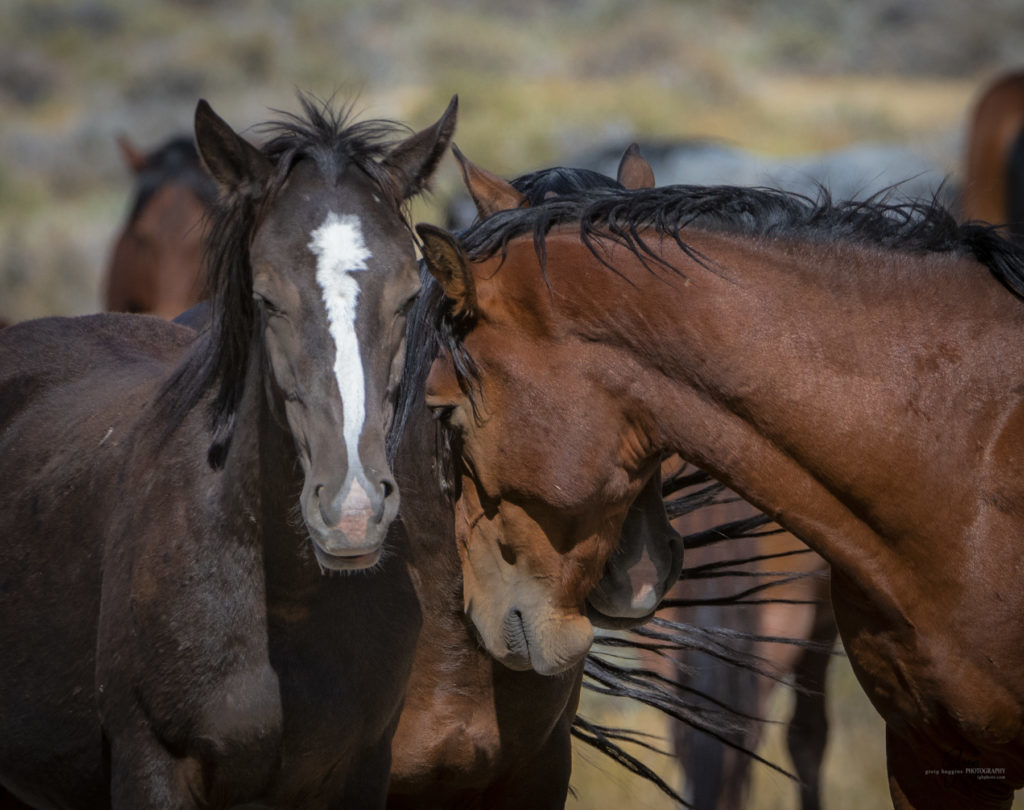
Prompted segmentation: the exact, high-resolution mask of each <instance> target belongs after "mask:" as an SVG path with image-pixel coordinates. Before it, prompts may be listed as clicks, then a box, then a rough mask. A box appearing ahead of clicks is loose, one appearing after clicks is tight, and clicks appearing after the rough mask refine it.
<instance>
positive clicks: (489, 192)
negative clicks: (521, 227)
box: [452, 144, 529, 219]
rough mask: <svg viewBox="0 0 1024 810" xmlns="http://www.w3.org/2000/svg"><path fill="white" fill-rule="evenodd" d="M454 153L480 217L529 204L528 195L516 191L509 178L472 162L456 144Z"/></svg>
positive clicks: (484, 217)
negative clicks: (501, 176) (504, 178)
mask: <svg viewBox="0 0 1024 810" xmlns="http://www.w3.org/2000/svg"><path fill="white" fill-rule="evenodd" d="M452 153H453V154H454V155H455V159H456V160H457V161H458V162H459V168H460V169H461V170H462V182H464V183H465V184H466V188H467V189H468V190H469V196H470V197H472V198H473V203H474V204H475V205H476V213H477V216H479V217H480V219H487V217H489V216H491V215H492V214H496V213H497V212H498V211H508V210H509V209H511V208H526V207H527V206H528V205H529V202H527V199H526V195H524V194H521V193H520V192H518V191H516V190H515V189H514V188H513V187H512V185H511V183H509V182H508V181H507V180H502V179H501V178H500V177H498V175H496V174H491V173H490V172H489V171H487V170H486V169H481V168H480V167H479V166H476V165H474V164H473V163H470V162H469V160H468V158H466V156H465V155H464V154H462V152H461V151H460V150H459V147H457V146H456V145H455V144H452Z"/></svg>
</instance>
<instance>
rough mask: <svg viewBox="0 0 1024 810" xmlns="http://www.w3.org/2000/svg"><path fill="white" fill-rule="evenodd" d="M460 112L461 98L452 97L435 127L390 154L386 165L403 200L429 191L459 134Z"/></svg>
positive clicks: (406, 140)
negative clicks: (446, 153)
mask: <svg viewBox="0 0 1024 810" xmlns="http://www.w3.org/2000/svg"><path fill="white" fill-rule="evenodd" d="M458 112H459V97H458V96H452V100H451V101H449V102H448V109H446V110H445V111H444V115H442V116H441V117H440V118H439V119H438V120H437V121H436V122H435V123H434V125H433V126H430V127H427V128H426V129H424V130H423V131H422V132H417V133H416V134H415V135H411V136H410V137H408V138H406V139H405V140H404V141H402V142H401V143H398V144H396V145H395V146H394V147H392V149H391V151H390V152H388V155H387V157H386V158H384V160H383V162H382V165H383V166H384V168H385V169H386V170H387V172H388V173H389V174H390V175H391V182H392V184H393V185H394V189H395V196H396V197H397V198H398V199H399V200H406V199H408V198H409V197H412V196H414V195H416V194H419V193H420V192H421V191H423V190H424V189H425V188H426V187H427V184H428V183H429V181H430V178H431V176H433V174H434V171H435V170H436V169H437V166H438V164H439V163H440V162H441V158H442V157H444V153H445V150H446V149H447V148H448V144H449V143H451V140H452V136H453V135H454V134H455V121H456V119H457V118H458Z"/></svg>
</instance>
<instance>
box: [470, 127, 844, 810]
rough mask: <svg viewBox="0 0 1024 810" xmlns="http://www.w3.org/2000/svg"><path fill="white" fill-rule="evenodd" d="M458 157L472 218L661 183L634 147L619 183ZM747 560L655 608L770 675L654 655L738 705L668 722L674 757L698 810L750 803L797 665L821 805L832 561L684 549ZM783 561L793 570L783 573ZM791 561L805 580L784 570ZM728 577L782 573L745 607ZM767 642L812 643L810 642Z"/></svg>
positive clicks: (804, 555) (715, 547) (747, 542)
mask: <svg viewBox="0 0 1024 810" xmlns="http://www.w3.org/2000/svg"><path fill="white" fill-rule="evenodd" d="M455 154H456V157H457V158H458V160H459V164H460V166H461V168H462V173H463V177H464V180H465V185H466V188H467V191H468V196H469V198H470V199H471V200H472V202H473V204H474V208H475V211H476V216H477V219H484V218H486V217H488V216H491V215H493V214H495V213H497V212H499V211H502V210H508V209H517V208H520V207H524V206H527V205H531V204H534V205H535V204H538V203H540V202H542V201H543V200H546V199H551V198H552V197H556V196H564V195H567V194H575V193H579V192H582V191H587V190H592V189H596V188H605V189H608V188H619V189H620V190H622V189H625V188H632V189H639V188H652V187H654V185H655V172H654V170H653V169H652V167H651V165H650V163H649V162H648V161H647V160H646V158H645V157H644V156H642V155H641V152H640V149H639V147H638V145H637V144H632V145H631V146H630V147H629V148H628V149H627V150H626V153H625V154H623V155H621V157H620V160H619V164H618V168H617V171H616V176H617V182H613V181H612V180H611V178H610V177H607V176H605V175H604V174H601V173H598V172H594V171H592V170H589V169H576V168H565V167H558V168H556V169H546V170H541V171H538V172H533V173H531V174H529V175H526V176H524V177H521V178H518V179H517V180H513V181H511V183H506V182H505V181H503V180H501V179H500V178H496V177H494V176H493V175H491V174H490V173H489V172H487V171H485V170H483V169H481V168H480V167H478V166H475V165H474V164H472V163H471V162H470V161H468V160H467V159H466V158H465V157H464V156H463V155H462V154H461V153H460V152H459V151H458V150H457V149H456V150H455ZM678 466H679V465H678V460H677V459H673V460H669V461H666V462H665V465H664V473H665V475H666V476H672V475H675V474H677V472H678V469H677V468H678ZM734 500H735V499H734ZM755 514H756V510H754V509H753V508H752V507H750V506H749V505H747V504H745V503H743V502H741V501H739V502H735V503H728V502H719V503H715V504H709V506H708V507H707V508H703V509H700V510H695V511H693V512H689V513H687V514H684V515H681V516H679V517H676V518H674V519H673V521H672V525H673V527H674V528H675V530H676V531H677V532H678V533H679V534H680V535H682V536H689V535H693V534H695V533H696V532H699V531H701V530H704V529H707V528H709V527H711V526H713V525H716V524H719V525H721V524H725V523H729V522H732V521H736V520H740V519H742V518H747V517H751V516H753V515H755ZM744 558H745V559H747V560H748V561H749V564H748V565H745V566H744V565H738V566H728V567H726V568H724V569H723V570H720V571H718V572H717V573H716V574H715V575H713V576H709V577H708V578H703V579H699V578H698V579H694V578H685V579H684V580H683V581H681V582H680V583H679V584H677V585H676V586H675V587H674V590H673V591H672V592H670V593H669V594H668V595H667V596H668V603H667V605H666V606H664V607H662V608H661V609H660V610H659V611H658V614H657V615H658V616H660V617H662V618H663V619H668V620H670V621H674V622H676V623H684V624H685V623H688V624H691V625H698V626H700V627H711V628H728V629H730V630H742V631H745V632H746V634H747V635H746V637H745V638H741V637H737V638H736V639H734V640H733V641H732V642H731V643H732V644H733V645H736V646H737V647H738V650H739V652H740V654H741V655H745V656H753V657H755V658H756V659H757V660H759V661H760V662H761V664H760V665H759V667H760V668H763V669H766V670H768V671H769V672H770V676H769V675H767V674H761V675H759V674H758V672H757V671H756V669H755V668H754V667H744V666H737V665H736V664H735V663H733V662H729V661H727V660H723V659H722V658H721V657H720V650H717V649H716V650H715V651H714V654H711V653H707V652H701V651H700V650H697V649H688V648H686V647H684V648H682V649H679V650H677V651H676V652H675V654H674V655H671V656H670V655H667V654H662V655H659V656H656V657H653V660H652V665H654V666H659V668H660V670H661V671H662V672H663V673H664V676H665V678H666V681H667V684H670V685H671V688H673V689H675V690H676V691H677V692H678V693H679V696H680V698H682V699H687V698H689V699H691V700H692V694H693V693H694V692H696V693H697V694H699V695H701V696H702V699H705V700H708V701H710V704H711V705H720V706H721V705H724V706H729V707H732V708H734V709H735V710H736V714H735V716H733V717H732V718H730V720H731V723H730V725H731V730H730V731H729V732H723V730H722V729H721V728H716V729H715V733H713V734H712V733H706V732H705V731H702V730H701V729H700V728H699V726H698V724H696V723H694V718H693V717H692V716H689V715H688V716H686V717H685V718H683V717H680V718H677V717H671V716H670V717H669V718H668V719H669V725H670V729H671V732H672V737H673V740H674V744H675V749H676V752H677V756H678V757H679V760H680V764H681V765H682V767H683V769H684V771H685V772H686V773H687V774H688V779H687V782H686V785H687V794H688V795H689V797H690V801H691V803H692V804H693V805H694V807H696V808H698V810H713V808H716V807H717V808H719V810H727V808H739V807H742V806H743V805H744V803H745V796H746V788H747V784H748V781H749V771H750V765H751V763H752V762H753V761H754V758H753V757H751V756H749V752H751V751H753V750H755V749H756V747H757V742H758V739H759V736H760V728H761V726H762V725H763V724H762V722H760V721H759V719H758V718H763V717H765V715H766V712H767V706H768V699H769V697H770V694H771V692H772V690H773V688H774V687H775V686H776V685H777V684H778V682H779V680H780V679H781V678H782V677H784V676H786V675H788V674H790V673H792V675H793V676H794V683H795V686H796V693H797V696H796V701H795V705H794V710H793V715H792V717H791V718H790V721H789V733H788V734H787V745H788V748H789V751H790V754H791V757H792V759H793V762H794V764H795V766H796V773H797V776H798V778H799V780H800V783H801V784H800V796H801V804H802V806H803V808H804V810H814V808H817V807H818V806H820V792H821V787H820V778H821V774H820V771H821V763H822V759H823V756H824V750H825V743H826V738H827V728H828V724H827V717H826V712H825V673H826V670H827V666H828V663H829V661H830V659H831V650H830V649H829V647H830V646H831V642H834V640H835V637H836V629H835V622H834V620H833V618H832V611H831V605H830V603H829V600H828V595H827V583H826V582H825V580H824V579H823V576H822V575H823V574H824V573H825V571H826V570H827V566H826V564H825V563H824V561H823V560H822V559H821V557H819V556H817V555H815V554H812V553H811V552H810V551H809V550H808V549H807V547H806V546H804V545H803V544H802V543H800V542H799V541H797V540H795V538H793V537H792V535H789V534H784V535H779V534H775V533H772V534H758V535H756V536H750V537H744V538H739V539H736V540H734V541H730V542H728V543H725V542H721V543H713V544H707V545H703V546H699V547H697V548H694V549H693V550H692V552H691V554H690V555H688V560H687V566H688V568H690V569H693V571H698V570H700V569H702V568H703V567H707V568H711V567H713V566H717V567H719V568H720V569H721V568H722V567H723V566H724V565H725V564H726V563H728V561H729V560H737V559H744ZM780 565H781V566H782V567H783V568H785V569H786V573H787V575H784V574H783V572H782V571H780V569H779V566H780ZM751 569H752V570H751ZM792 569H797V570H798V572H799V573H806V574H807V576H799V575H792V576H789V575H788V574H792V573H793V571H792ZM729 574H742V575H743V576H755V577H760V578H761V579H770V578H771V577H772V576H773V575H778V576H781V579H780V580H779V581H777V582H775V583H773V584H771V587H770V589H768V590H770V593H769V592H766V593H765V597H766V598H763V599H761V600H758V602H757V603H756V604H744V603H743V600H742V599H741V600H740V602H739V603H736V600H735V599H733V598H730V597H731V596H732V595H733V594H736V593H737V591H738V590H739V588H738V586H737V584H736V579H735V577H732V578H730V576H729ZM684 577H686V572H684ZM758 639H762V640H758ZM764 639H787V640H789V641H796V642H799V641H802V640H806V639H809V640H811V642H812V643H810V644H801V643H788V641H785V642H780V641H767V640H764ZM723 735H724V739H723Z"/></svg>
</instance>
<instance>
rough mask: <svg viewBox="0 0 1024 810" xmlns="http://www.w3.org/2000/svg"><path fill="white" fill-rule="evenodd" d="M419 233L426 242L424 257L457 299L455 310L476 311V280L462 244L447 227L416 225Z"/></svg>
mask: <svg viewBox="0 0 1024 810" xmlns="http://www.w3.org/2000/svg"><path fill="white" fill-rule="evenodd" d="M416 233H417V234H419V237H420V240H421V241H422V243H423V244H422V245H421V250H422V253H423V261H424V262H425V263H426V265H427V269H428V270H429V271H430V274H431V275H432V276H433V277H434V278H435V279H437V283H438V284H440V285H441V289H442V290H444V294H445V296H447V297H448V298H449V299H451V301H452V302H453V303H454V306H453V312H454V313H455V314H456V315H466V316H470V317H471V316H472V315H473V314H474V313H475V312H476V283H475V281H474V280H473V270H472V268H470V266H469V263H468V262H467V261H466V257H465V255H464V254H463V252H462V248H460V247H459V244H458V242H456V241H455V238H454V237H453V236H452V235H451V234H450V233H448V231H446V230H444V229H442V228H437V227H435V226H433V225H425V224H421V225H417V226H416Z"/></svg>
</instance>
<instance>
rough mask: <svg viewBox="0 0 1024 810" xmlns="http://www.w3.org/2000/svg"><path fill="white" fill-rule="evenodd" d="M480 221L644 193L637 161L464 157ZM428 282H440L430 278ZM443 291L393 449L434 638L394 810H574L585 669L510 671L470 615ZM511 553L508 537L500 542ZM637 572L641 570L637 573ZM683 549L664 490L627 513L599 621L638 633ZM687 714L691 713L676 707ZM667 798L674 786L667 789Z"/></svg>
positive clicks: (409, 704)
mask: <svg viewBox="0 0 1024 810" xmlns="http://www.w3.org/2000/svg"><path fill="white" fill-rule="evenodd" d="M454 151H455V152H456V156H457V157H458V159H459V163H460V167H461V168H462V170H463V172H464V173H467V174H468V175H469V176H471V178H472V179H471V180H469V181H468V183H469V185H470V188H471V189H474V191H475V192H476V193H475V194H474V200H475V203H476V205H477V206H478V209H477V210H478V212H479V215H480V216H481V217H486V216H489V215H492V214H494V213H496V212H498V211H501V210H504V209H506V208H518V207H520V206H523V205H530V204H532V203H536V202H540V201H541V200H543V199H545V198H547V197H549V196H550V195H559V194H563V193H566V192H568V191H569V190H579V189H582V188H618V189H621V188H623V184H632V183H635V182H640V180H639V179H638V178H637V177H636V176H635V174H634V172H633V168H634V167H636V166H637V165H638V164H636V163H635V161H634V155H633V153H631V152H627V154H625V155H623V158H622V161H621V164H620V169H619V171H618V173H617V180H612V179H611V178H608V177H604V176H602V175H596V174H594V173H592V172H590V173H588V172H577V171H575V170H573V169H564V168H555V169H548V170H543V171H540V172H535V173H532V174H530V175H526V176H524V177H522V178H519V179H518V180H516V181H513V184H514V186H507V192H508V193H507V194H504V195H500V196H499V195H493V194H490V193H489V190H490V189H492V188H506V184H505V183H504V181H499V180H498V179H497V178H495V177H493V176H490V175H488V174H487V173H483V172H477V170H476V167H474V166H472V164H469V163H468V162H467V161H465V159H464V158H463V157H462V156H461V154H460V153H459V152H458V150H454ZM423 273H424V277H425V279H426V280H428V281H429V279H430V277H429V275H428V274H427V273H426V270H424V271H423ZM438 292H439V290H438V288H437V287H436V286H435V287H432V293H430V292H428V293H425V294H424V295H423V296H422V297H421V299H420V300H419V301H417V303H416V304H415V305H414V306H413V309H412V311H411V312H410V316H409V326H408V330H409V332H408V336H407V348H406V367H405V371H404V372H403V380H402V384H401V386H400V389H399V390H400V395H399V405H398V408H397V409H396V420H395V425H396V427H395V429H394V430H393V431H392V437H391V439H390V442H391V444H392V456H393V458H394V466H395V474H396V478H397V481H398V483H399V485H400V487H401V489H402V492H403V493H404V494H403V501H402V508H401V510H400V515H399V521H398V530H399V531H401V532H404V533H405V535H407V537H408V540H407V542H405V543H404V544H403V547H404V548H407V549H408V561H409V565H410V569H411V571H412V572H413V574H412V576H413V581H414V582H415V583H416V588H417V594H418V596H419V601H420V606H421V612H422V616H423V630H422V632H421V635H420V641H419V644H418V646H417V650H416V657H415V662H414V665H413V667H412V671H411V676H410V681H409V686H408V689H407V692H406V698H405V705H404V707H403V710H402V715H401V718H400V720H399V724H398V728H397V731H396V733H395V737H394V740H393V743H392V772H391V784H390V788H389V797H388V807H389V808H390V810H413V809H414V808H415V809H416V810H426V809H427V808H435V807H460V808H467V810H468V809H469V808H479V810H485V809H486V810H494V809H495V808H508V810H514V809H516V808H522V807H529V808H537V809H538V810H545V809H546V810H557V808H561V807H563V806H564V804H565V799H566V795H567V791H568V789H569V779H570V770H571V745H572V738H573V736H575V735H576V728H575V725H574V724H575V723H576V720H577V718H576V709H577V704H578V700H579V694H580V688H581V684H582V680H583V669H584V664H583V662H582V661H577V662H573V666H571V667H570V668H568V669H566V670H564V671H562V672H557V673H551V674H540V673H538V672H535V671H533V670H532V669H530V668H528V667H523V666H522V664H521V663H519V662H517V661H515V660H513V661H507V662H506V663H507V664H508V665H506V663H502V662H500V661H498V660H496V659H495V658H494V657H493V656H492V655H491V653H490V652H489V651H488V650H487V649H485V648H484V647H482V646H481V644H480V642H479V639H478V636H477V633H476V631H475V629H474V627H473V625H472V624H471V622H470V620H469V619H468V618H467V614H466V605H465V602H464V593H463V589H462V587H460V583H461V582H462V578H463V572H462V569H461V568H460V554H459V551H458V545H457V542H456V522H457V518H456V514H455V512H454V510H453V504H452V502H451V500H450V496H451V494H452V492H453V489H452V487H453V486H454V472H453V469H451V464H452V459H451V450H450V448H447V449H446V447H445V446H444V444H443V442H441V443H440V444H439V439H440V437H442V436H443V432H440V433H439V430H438V425H437V423H436V421H435V420H434V419H432V417H431V414H430V412H429V410H428V409H427V407H426V405H425V402H424V399H423V380H424V378H425V376H426V374H427V373H428V371H429V369H430V367H431V365H432V363H433V362H434V359H435V355H436V353H437V352H438V350H439V348H440V345H441V343H440V337H439V336H438V335H437V334H436V324H435V321H434V318H433V313H434V310H435V309H436V305H437V294H438ZM499 542H500V540H499ZM638 563H639V564H638ZM681 564H682V548H681V544H680V540H679V537H678V535H677V534H675V532H673V531H672V529H671V526H670V525H669V522H668V518H667V515H666V514H665V507H664V504H663V502H662V499H661V491H660V484H659V482H658V481H657V480H653V479H652V481H651V484H650V485H649V486H648V487H647V488H646V490H645V492H644V493H642V495H641V497H640V498H639V499H638V502H637V503H636V504H634V508H633V509H631V510H630V513H629V515H628V516H627V519H626V524H625V526H624V528H623V531H622V535H621V540H620V547H619V551H618V553H617V554H616V555H615V557H614V558H613V559H611V560H609V561H608V564H607V565H606V567H605V570H604V572H603V576H602V578H601V580H600V581H599V582H597V583H596V586H595V587H594V588H593V590H592V591H591V593H590V595H589V597H588V616H589V621H592V622H593V623H594V624H595V625H602V626H615V627H628V626H632V625H635V624H637V623H639V622H642V621H644V620H645V619H646V618H647V617H648V616H649V615H651V614H652V613H653V611H654V609H655V608H656V606H657V604H658V602H659V600H660V599H661V597H662V596H663V595H664V594H665V593H666V592H667V590H668V588H669V587H671V585H672V583H673V582H674V581H675V580H676V578H677V577H678V575H679V568H680V566H681ZM677 708H678V709H679V710H680V711H683V710H684V709H683V708H682V707H681V706H677ZM662 786H663V787H664V785H662Z"/></svg>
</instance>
